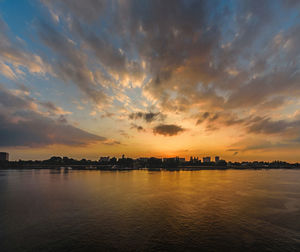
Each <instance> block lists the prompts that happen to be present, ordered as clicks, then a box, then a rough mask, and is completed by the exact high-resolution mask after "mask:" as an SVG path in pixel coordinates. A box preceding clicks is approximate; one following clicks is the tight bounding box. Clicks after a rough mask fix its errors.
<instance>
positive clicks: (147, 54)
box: [0, 0, 300, 162]
mask: <svg viewBox="0 0 300 252" xmlns="http://www.w3.org/2000/svg"><path fill="white" fill-rule="evenodd" d="M299 7H300V3H299V1H283V0H274V1H263V2H260V1H237V0H236V1H235V0H232V1H193V0H190V1H179V0H178V1H177V0H173V1H155V0H154V1H142V0H141V1H131V0H128V1H109V0H107V1H106V0H103V1H92V0H88V1H79V0H73V1H71V0H66V1H58V0H33V1H29V0H26V1H22V2H20V1H16V0H10V1H8V0H4V1H1V2H0V152H9V154H10V156H9V157H10V160H19V159H23V160H30V159H32V160H35V159H38V160H41V159H46V158H48V157H49V156H69V157H73V158H80V157H84V158H87V159H91V160H95V159H97V158H98V157H99V153H101V155H103V156H122V154H123V153H124V154H125V155H126V156H130V157H133V158H137V157H143V156H144V157H151V156H154V157H174V156H179V157H184V158H185V159H186V160H187V159H189V157H190V156H202V157H205V156H211V157H214V156H220V157H221V158H222V159H224V160H232V161H244V160H247V161H254V160H261V161H273V160H284V161H288V162H299V161H300V156H299V154H298V153H300V99H299V98H300V71H299V69H300V47H299V43H300V35H299V34H300V18H299V16H300V11H299V10H300V8H299Z"/></svg>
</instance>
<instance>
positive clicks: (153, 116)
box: [129, 112, 165, 123]
mask: <svg viewBox="0 0 300 252" xmlns="http://www.w3.org/2000/svg"><path fill="white" fill-rule="evenodd" d="M164 118H165V116H164V115H163V114H161V113H160V112H157V113H153V112H135V113H131V114H130V115H129V119H131V120H137V119H142V120H144V121H145V122H147V123H151V122H153V121H155V120H163V119H164Z"/></svg>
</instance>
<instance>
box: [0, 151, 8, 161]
mask: <svg viewBox="0 0 300 252" xmlns="http://www.w3.org/2000/svg"><path fill="white" fill-rule="evenodd" d="M0 161H9V154H8V153H7V152H0Z"/></svg>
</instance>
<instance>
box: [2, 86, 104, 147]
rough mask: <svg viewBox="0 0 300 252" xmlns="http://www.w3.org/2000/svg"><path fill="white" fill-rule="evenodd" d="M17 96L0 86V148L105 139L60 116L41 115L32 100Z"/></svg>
mask: <svg viewBox="0 0 300 252" xmlns="http://www.w3.org/2000/svg"><path fill="white" fill-rule="evenodd" d="M17 94H18V92H15V93H14V92H11V91H9V90H6V89H5V88H3V87H1V86H0V139H1V141H0V146H7V147H9V146H31V147H37V146H39V147H41V146H47V145H53V144H63V145H70V146H78V145H86V144H89V143H92V142H99V141H100V142H102V141H105V140H106V138H105V137H101V136H98V135H95V134H91V133H89V132H86V131H84V130H82V129H79V128H77V127H75V126H73V125H71V124H69V123H68V122H67V120H66V119H65V118H64V117H62V116H63V115H62V114H60V117H59V118H53V117H46V116H44V115H43V114H42V113H40V112H39V111H38V110H37V107H36V103H35V101H34V100H33V99H32V98H30V97H29V96H22V95H17ZM46 104H47V103H46ZM49 104H51V103H48V105H49ZM48 107H51V108H52V110H57V107H55V106H48ZM58 114H59V113H58Z"/></svg>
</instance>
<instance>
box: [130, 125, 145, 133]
mask: <svg viewBox="0 0 300 252" xmlns="http://www.w3.org/2000/svg"><path fill="white" fill-rule="evenodd" d="M130 128H131V129H136V130H137V131H139V132H142V131H146V130H145V129H144V127H143V126H141V125H136V124H135V123H132V124H131V127H130Z"/></svg>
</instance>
